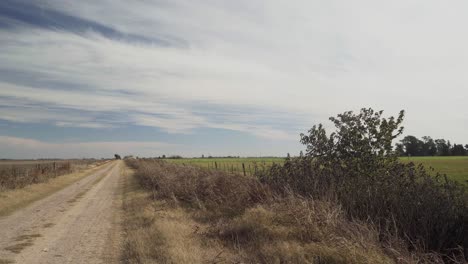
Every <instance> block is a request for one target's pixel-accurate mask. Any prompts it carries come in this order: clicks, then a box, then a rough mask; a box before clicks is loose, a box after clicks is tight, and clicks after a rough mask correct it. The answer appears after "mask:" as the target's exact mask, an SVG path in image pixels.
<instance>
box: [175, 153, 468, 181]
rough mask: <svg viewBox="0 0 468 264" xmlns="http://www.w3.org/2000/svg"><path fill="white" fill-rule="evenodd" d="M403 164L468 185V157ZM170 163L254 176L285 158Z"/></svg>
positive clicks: (423, 159)
mask: <svg viewBox="0 0 468 264" xmlns="http://www.w3.org/2000/svg"><path fill="white" fill-rule="evenodd" d="M400 159H401V161H403V162H413V163H415V164H419V163H420V164H422V165H424V166H425V167H426V168H429V167H431V168H434V171H435V172H439V173H441V174H447V177H448V178H450V179H453V180H455V181H458V182H460V183H462V184H466V185H468V182H467V181H468V156H461V157H411V158H407V157H402V158H400ZM167 161H169V162H173V163H177V164H185V165H196V166H200V167H205V168H218V169H219V170H222V171H227V172H237V173H242V172H243V169H242V164H244V166H245V169H246V173H247V174H253V172H254V171H255V167H257V169H258V170H263V169H265V168H267V167H269V166H271V165H272V164H273V163H277V164H281V163H283V161H284V158H204V159H202V158H188V159H167Z"/></svg>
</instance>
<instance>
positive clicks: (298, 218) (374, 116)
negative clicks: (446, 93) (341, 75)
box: [127, 109, 468, 263]
mask: <svg viewBox="0 0 468 264" xmlns="http://www.w3.org/2000/svg"><path fill="white" fill-rule="evenodd" d="M381 114H382V112H376V113H375V112H373V111H372V110H371V109H363V110H362V111H361V113H360V114H358V115H354V114H353V113H352V112H346V113H344V114H342V115H339V116H338V118H337V119H334V118H332V121H334V123H335V125H336V127H337V132H335V133H332V134H331V135H329V136H328V135H327V134H326V133H325V130H324V129H323V127H322V126H314V127H313V128H312V129H311V130H310V131H309V135H307V136H306V135H302V142H303V143H304V144H305V145H306V146H307V153H306V155H304V156H301V157H298V158H289V159H287V160H286V162H285V163H284V164H283V165H274V166H273V167H272V168H271V169H270V170H268V171H264V172H261V174H259V175H256V177H249V176H243V175H238V174H232V173H225V172H221V171H216V170H209V169H204V168H199V167H192V166H182V165H176V164H170V163H167V162H164V161H159V160H151V159H147V160H144V159H139V160H128V161H127V164H128V165H129V166H131V167H133V168H134V169H135V170H136V173H135V176H136V177H137V179H138V180H139V182H140V184H141V186H142V187H144V188H146V189H147V190H148V191H150V192H151V197H152V198H153V199H158V200H161V199H162V200H166V201H169V202H170V203H171V204H172V205H174V206H181V207H183V208H188V210H192V211H194V212H195V213H194V219H196V220H197V221H200V222H203V223H205V224H208V226H209V228H208V229H207V230H206V231H205V232H204V233H203V234H200V235H202V236H203V237H204V239H211V240H216V241H220V242H221V243H223V245H224V246H225V247H226V248H227V250H229V251H231V252H235V254H236V255H237V256H240V257H241V259H242V262H244V263H465V257H464V252H463V251H464V249H465V250H466V246H467V244H466V242H467V241H466V239H467V237H468V236H467V233H466V232H467V213H468V210H467V209H468V207H467V196H466V194H465V193H464V188H463V187H461V186H459V185H457V184H456V183H454V182H451V181H449V180H447V179H445V178H444V179H442V180H441V177H440V176H437V177H432V176H429V175H428V173H427V172H426V171H425V170H424V168H422V167H415V166H414V165H413V164H408V165H404V164H400V163H399V162H398V160H397V159H396V158H394V156H393V155H392V151H391V148H392V146H391V140H392V139H394V138H395V137H396V136H397V135H398V134H400V133H401V131H402V129H401V128H399V125H400V123H401V121H402V119H403V113H401V114H400V117H399V118H398V119H394V118H393V117H391V118H389V119H385V118H382V117H381ZM396 130H398V131H399V132H398V133H397V134H394V131H396ZM155 221H156V220H155Z"/></svg>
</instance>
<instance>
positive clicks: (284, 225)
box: [124, 160, 441, 264]
mask: <svg viewBox="0 0 468 264" xmlns="http://www.w3.org/2000/svg"><path fill="white" fill-rule="evenodd" d="M129 165H131V166H132V167H134V168H136V172H135V173H133V172H132V171H129V172H128V173H129V177H127V180H128V183H127V186H126V195H125V202H124V209H125V214H126V219H125V230H126V237H127V240H126V243H125V250H124V262H125V263H268V264H269V263H278V264H280V263H320V264H326V263H331V264H335V263H336V264H345V263H346V264H347V263H356V264H358V263H369V264H370V263H408V264H409V263H441V260H440V258H439V257H438V256H437V255H435V256H431V255H425V254H421V253H418V252H410V251H408V250H407V244H405V243H404V242H403V241H402V240H401V239H399V238H396V237H388V238H386V239H384V240H382V237H381V232H379V230H377V229H376V228H375V227H374V226H372V225H371V224H369V223H363V222H359V221H351V220H350V219H349V218H347V217H346V214H345V213H344V211H343V210H342V208H341V207H340V206H339V205H337V204H336V203H333V202H327V201H326V200H314V199H311V198H307V197H301V196H299V195H296V194H294V193H290V194H288V195H276V194H274V193H272V192H270V191H269V190H268V186H263V185H261V184H260V183H259V182H253V181H255V179H254V178H250V177H248V176H247V177H246V178H244V177H243V176H242V175H234V174H227V173H223V172H219V171H218V172H216V171H213V170H205V169H203V168H196V167H191V166H180V165H174V164H169V163H166V162H155V161H151V160H148V161H142V160H139V161H133V162H129ZM133 174H135V177H131V176H132V175H133ZM141 186H143V188H141ZM254 194H255V195H254ZM228 208H229V209H230V210H227V209H228Z"/></svg>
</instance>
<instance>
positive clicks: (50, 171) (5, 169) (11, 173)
mask: <svg viewBox="0 0 468 264" xmlns="http://www.w3.org/2000/svg"><path fill="white" fill-rule="evenodd" d="M95 162H96V161H95V160H59V161H50V162H44V161H37V162H35V161H24V162H3V163H1V162H0V191H2V190H8V189H18V188H23V187H25V186H27V185H30V184H36V183H41V182H45V181H47V180H49V179H51V178H55V177H57V176H61V175H64V174H68V173H71V172H73V171H74V170H76V169H79V168H83V167H86V166H87V165H89V164H92V163H95Z"/></svg>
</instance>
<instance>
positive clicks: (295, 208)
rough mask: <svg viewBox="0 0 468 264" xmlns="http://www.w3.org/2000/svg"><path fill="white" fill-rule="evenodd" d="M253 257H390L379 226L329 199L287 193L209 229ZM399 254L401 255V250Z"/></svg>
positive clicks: (296, 260)
mask: <svg viewBox="0 0 468 264" xmlns="http://www.w3.org/2000/svg"><path fill="white" fill-rule="evenodd" d="M210 235H212V236H216V237H218V238H219V239H221V240H222V241H225V242H226V243H227V245H229V246H231V247H234V248H238V249H239V250H240V251H242V252H245V255H247V256H248V258H249V261H250V262H252V263H394V261H395V259H394V258H393V257H391V256H388V255H387V254H386V253H385V250H384V248H383V247H382V246H381V244H380V243H379V236H378V232H377V231H376V230H374V229H372V228H371V227H369V226H368V225H365V224H361V223H357V222H350V221H348V220H347V219H346V218H345V217H344V214H343V212H342V210H341V209H340V208H339V207H337V206H336V205H334V204H332V203H327V202H323V201H314V200H311V199H305V198H302V197H297V196H294V195H290V196H288V197H284V198H279V199H275V201H274V202H271V203H268V204H259V205H257V206H255V207H252V208H249V209H247V210H246V211H245V213H244V214H243V215H241V216H238V217H236V218H233V219H229V220H226V219H224V220H223V221H219V222H218V223H217V224H216V225H214V226H213V228H212V229H211V232H210ZM400 257H401V256H400Z"/></svg>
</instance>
